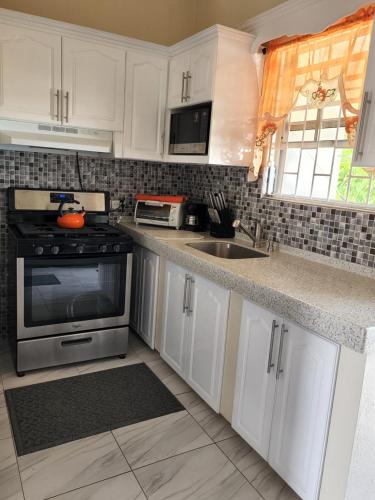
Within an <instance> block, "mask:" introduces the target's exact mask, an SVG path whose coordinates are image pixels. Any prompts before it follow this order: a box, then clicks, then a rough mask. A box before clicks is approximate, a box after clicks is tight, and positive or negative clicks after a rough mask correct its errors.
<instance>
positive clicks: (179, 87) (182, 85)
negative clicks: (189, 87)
mask: <svg viewBox="0 0 375 500" xmlns="http://www.w3.org/2000/svg"><path fill="white" fill-rule="evenodd" d="M189 67H190V53H189V52H183V53H182V54H179V55H177V56H174V57H172V59H171V60H170V63H169V85H168V107H170V108H176V107H179V106H183V105H186V104H189V103H188V102H185V100H184V96H185V92H186V84H187V81H186V80H184V79H183V76H184V74H185V75H186V72H187V71H188V70H189Z"/></svg>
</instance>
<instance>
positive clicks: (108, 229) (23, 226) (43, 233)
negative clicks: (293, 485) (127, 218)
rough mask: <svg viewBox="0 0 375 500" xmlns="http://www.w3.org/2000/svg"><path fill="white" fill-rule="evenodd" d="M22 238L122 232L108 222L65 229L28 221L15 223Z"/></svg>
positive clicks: (78, 236) (113, 234)
mask: <svg viewBox="0 0 375 500" xmlns="http://www.w3.org/2000/svg"><path fill="white" fill-rule="evenodd" d="M15 226H16V228H17V229H18V231H19V232H20V234H21V236H22V237H24V238H56V237H58V238H87V237H101V236H103V237H108V236H110V237H116V236H120V235H123V233H122V232H121V231H120V230H119V229H116V228H115V227H113V226H111V225H109V224H94V225H88V226H84V227H83V228H81V229H65V228H62V227H59V226H58V225H57V224H54V223H49V222H46V223H36V224H33V223H29V222H20V223H17V224H15Z"/></svg>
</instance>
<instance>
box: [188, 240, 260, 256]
mask: <svg viewBox="0 0 375 500" xmlns="http://www.w3.org/2000/svg"><path fill="white" fill-rule="evenodd" d="M186 245H187V246H189V247H191V248H195V249H196V250H199V251H200V252H204V253H208V254H210V255H213V256H214V257H221V258H222V259H261V258H264V257H268V255H266V254H264V253H262V252H258V251H257V250H253V249H252V248H246V247H242V246H241V245H237V244H236V243H227V242H226V241H197V242H196V243H186Z"/></svg>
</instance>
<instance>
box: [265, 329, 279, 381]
mask: <svg viewBox="0 0 375 500" xmlns="http://www.w3.org/2000/svg"><path fill="white" fill-rule="evenodd" d="M276 328H279V325H278V324H277V321H276V320H275V319H274V320H273V321H272V329H271V340H270V348H269V351H268V363H267V373H270V372H271V368H273V367H274V366H275V365H274V364H273V363H272V353H273V343H274V340H275V330H276Z"/></svg>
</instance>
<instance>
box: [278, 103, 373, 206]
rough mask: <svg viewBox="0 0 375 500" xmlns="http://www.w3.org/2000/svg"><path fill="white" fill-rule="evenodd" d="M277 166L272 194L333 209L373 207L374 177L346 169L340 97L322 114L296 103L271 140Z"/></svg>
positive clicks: (348, 157) (347, 156)
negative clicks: (347, 205) (329, 205)
mask: <svg viewBox="0 0 375 500" xmlns="http://www.w3.org/2000/svg"><path fill="white" fill-rule="evenodd" d="M272 144H273V148H272V152H271V158H272V159H273V161H274V162H275V163H276V164H277V165H278V176H277V181H276V186H275V192H276V193H277V194H280V195H285V196H292V197H302V198H312V199H318V200H324V201H331V202H337V203H353V204H363V205H367V206H373V205H375V177H374V175H373V172H371V171H369V170H367V169H363V168H359V167H352V166H351V159H352V153H353V149H352V146H351V145H350V143H349V141H348V137H347V133H346V130H345V119H344V116H343V112H342V107H341V102H340V96H339V94H338V96H337V98H336V99H335V100H334V101H333V102H331V103H329V104H326V105H325V106H324V107H323V108H321V109H319V108H317V107H312V106H309V104H308V102H307V98H306V97H303V96H302V95H301V96H299V98H298V101H297V103H296V105H295V106H294V108H293V109H292V111H291V112H290V114H289V115H288V118H287V119H286V120H285V123H284V126H283V127H282V129H281V131H280V132H279V133H278V134H276V135H275V136H274V138H273V143H272Z"/></svg>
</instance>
